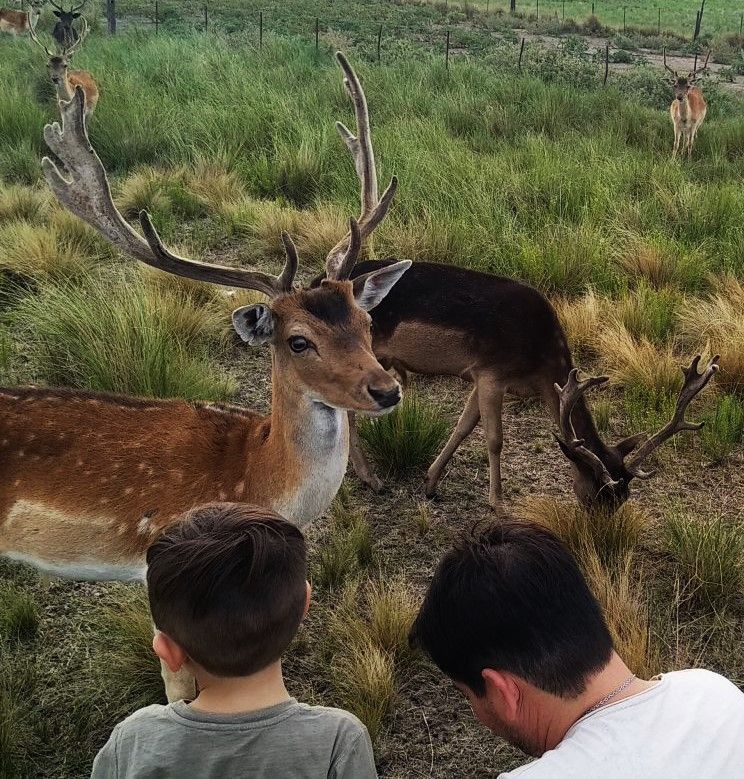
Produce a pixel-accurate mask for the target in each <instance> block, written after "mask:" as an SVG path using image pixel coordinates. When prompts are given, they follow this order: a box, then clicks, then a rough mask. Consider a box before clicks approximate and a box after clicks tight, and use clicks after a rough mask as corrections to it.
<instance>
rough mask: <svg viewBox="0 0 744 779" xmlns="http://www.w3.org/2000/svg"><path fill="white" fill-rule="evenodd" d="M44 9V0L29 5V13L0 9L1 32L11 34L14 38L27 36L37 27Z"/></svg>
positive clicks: (37, 0) (34, 0)
mask: <svg viewBox="0 0 744 779" xmlns="http://www.w3.org/2000/svg"><path fill="white" fill-rule="evenodd" d="M43 7H44V2H43V1H42V0H33V2H31V3H29V6H28V11H10V10H8V9H6V8H0V32H7V33H10V34H11V35H12V36H14V37H15V36H17V35H25V34H26V33H27V32H29V31H30V30H31V29H32V28H33V27H35V26H36V22H37V21H38V20H39V15H40V14H41V9H42V8H43Z"/></svg>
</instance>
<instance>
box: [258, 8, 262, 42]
mask: <svg viewBox="0 0 744 779" xmlns="http://www.w3.org/2000/svg"><path fill="white" fill-rule="evenodd" d="M258 48H259V49H263V11H259V12H258Z"/></svg>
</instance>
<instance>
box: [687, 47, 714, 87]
mask: <svg viewBox="0 0 744 779" xmlns="http://www.w3.org/2000/svg"><path fill="white" fill-rule="evenodd" d="M711 51H712V49H708V54H707V56H706V57H705V62H704V63H703V67H702V68H695V70H693V71H692V73H690V76H689V79H690V81H697V80H698V79H699V78H700V76H702V75H703V73H705V71H706V70H707V69H708V60H709V59H710V52H711Z"/></svg>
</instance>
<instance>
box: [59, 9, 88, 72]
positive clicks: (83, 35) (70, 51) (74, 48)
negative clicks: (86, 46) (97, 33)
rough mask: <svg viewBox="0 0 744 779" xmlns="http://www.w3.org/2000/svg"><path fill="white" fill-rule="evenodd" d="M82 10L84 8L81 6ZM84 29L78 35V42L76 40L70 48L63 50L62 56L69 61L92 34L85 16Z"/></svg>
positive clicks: (66, 47)
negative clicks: (89, 34)
mask: <svg viewBox="0 0 744 779" xmlns="http://www.w3.org/2000/svg"><path fill="white" fill-rule="evenodd" d="M80 7H81V8H82V7H83V6H80ZM82 19H83V29H82V30H81V31H80V32H79V33H78V37H77V39H76V40H74V41H73V42H72V43H71V44H70V45H69V46H67V45H66V46H65V47H64V48H63V50H62V54H64V56H65V57H67V58H68V59H69V58H71V57H72V55H73V54H74V53H75V52H76V51H77V50H78V49H79V48H80V45H81V44H82V42H83V41H84V40H85V39H86V38H87V37H88V33H89V32H90V26H89V25H88V20H87V19H86V18H85V17H84V16H83V17H82Z"/></svg>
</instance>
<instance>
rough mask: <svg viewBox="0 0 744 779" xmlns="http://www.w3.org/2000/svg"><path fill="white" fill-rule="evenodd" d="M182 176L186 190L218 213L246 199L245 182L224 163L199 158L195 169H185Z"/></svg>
mask: <svg viewBox="0 0 744 779" xmlns="http://www.w3.org/2000/svg"><path fill="white" fill-rule="evenodd" d="M181 175H182V178H183V183H184V185H185V187H186V189H188V190H189V191H190V192H192V193H193V194H194V195H196V196H197V197H198V198H200V199H201V200H202V202H203V203H204V205H205V207H206V208H208V209H210V210H213V211H216V212H218V213H222V212H224V210H225V209H226V208H229V207H230V206H232V205H233V204H234V203H237V202H239V201H240V200H242V199H243V198H244V197H245V187H244V186H243V182H242V181H241V180H240V177H239V176H238V174H237V173H235V171H234V170H232V169H231V168H230V167H229V166H228V165H226V164H225V162H224V161H219V160H209V159H206V158H199V159H197V160H196V162H195V163H194V166H193V168H183V169H182V170H181Z"/></svg>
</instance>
